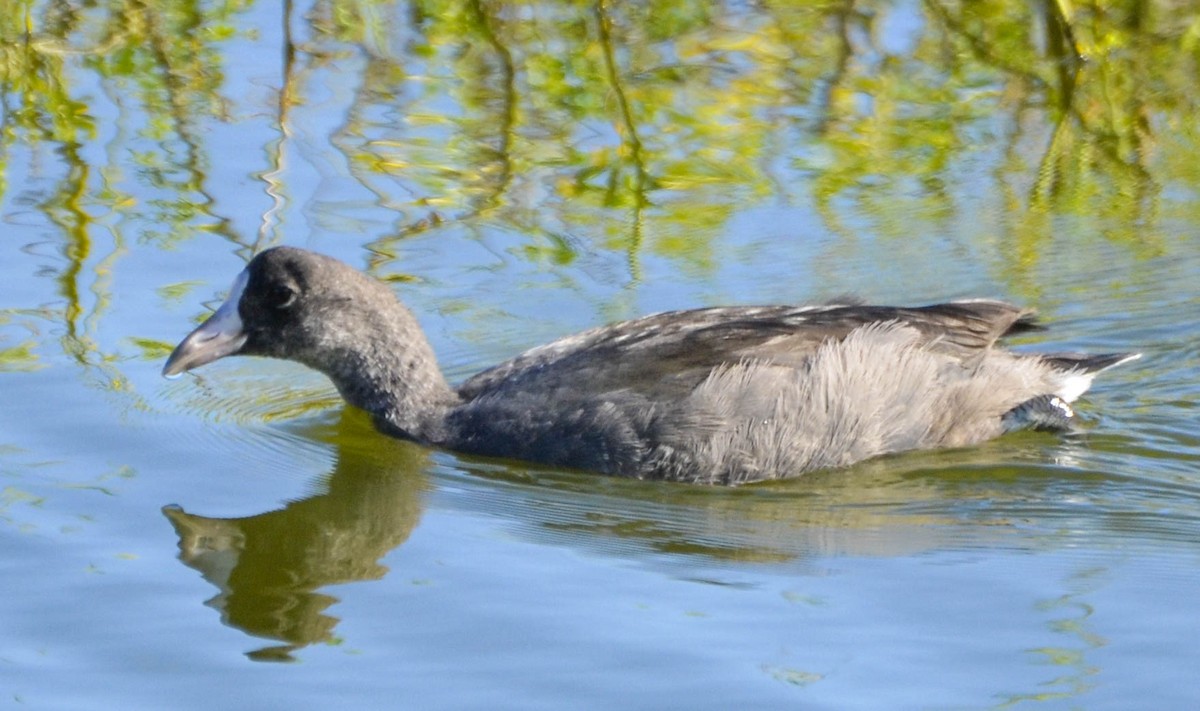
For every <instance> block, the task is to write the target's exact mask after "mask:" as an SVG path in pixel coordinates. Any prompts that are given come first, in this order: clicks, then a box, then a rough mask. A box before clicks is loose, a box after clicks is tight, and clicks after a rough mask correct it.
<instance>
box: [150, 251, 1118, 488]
mask: <svg viewBox="0 0 1200 711" xmlns="http://www.w3.org/2000/svg"><path fill="white" fill-rule="evenodd" d="M1033 327H1034V326H1033V323H1032V314H1031V313H1030V312H1029V311H1027V310H1024V309H1021V308H1018V307H1015V306H1012V305H1010V304H1007V303H1003V302H1000V301H991V300H969V301H955V302H950V303H945V304H936V305H932V306H925V307H918V308H902V307H886V306H870V305H864V304H858V303H840V304H825V305H818V306H763V307H751V306H739V307H719V308H705V309H695V310H690V311H674V312H668V313H661V314H656V315H653V316H647V317H644V318H640V319H635V320H632V321H625V322H621V323H617V324H613V325H609V326H604V327H600V328H596V329H592V330H590V331H585V332H583V333H580V334H576V335H573V336H568V337H566V338H562V339H559V340H557V341H554V342H552V343H549V344H546V345H543V346H539V347H537V348H533V349H531V350H529V351H526V352H525V353H522V354H521V355H518V356H516V357H515V358H513V359H511V360H509V361H506V362H504V363H501V364H499V365H497V366H495V367H493V368H490V369H488V370H485V371H483V372H482V373H479V374H478V375H475V376H474V377H472V378H470V379H468V380H466V381H465V382H463V383H462V384H461V385H459V386H458V387H457V388H452V387H451V386H450V385H448V384H447V383H446V381H445V379H444V378H443V376H442V374H441V372H440V370H439V369H438V368H437V364H436V360H435V359H434V356H433V352H432V349H431V348H430V347H429V345H428V342H427V341H426V339H425V337H424V335H423V334H422V333H421V331H420V328H419V327H418V326H417V324H416V321H415V319H414V318H413V317H412V315H411V314H410V313H409V312H408V310H407V309H406V308H404V306H402V305H401V304H400V303H399V302H398V301H397V300H396V299H395V297H394V296H393V295H392V293H391V292H390V290H388V289H387V288H386V287H385V286H384V285H382V284H381V283H379V282H377V281H375V280H373V279H371V278H370V277H367V276H366V275H364V274H362V273H360V272H358V271H356V270H354V269H352V268H351V267H349V266H347V265H344V264H342V263H341V262H338V261H336V260H333V259H330V258H328V257H324V256H321V255H317V254H313V253H311V252H306V251H304V250H298V249H292V248H276V249H273V250H268V251H266V252H264V253H262V254H260V255H259V256H257V257H256V258H255V259H254V260H253V261H252V262H251V263H250V265H249V266H248V267H247V268H246V271H245V272H243V274H242V276H240V277H239V280H238V282H236V283H235V288H234V292H233V293H232V294H231V296H230V299H229V301H228V302H227V303H226V305H225V306H222V308H221V310H219V311H218V312H217V314H215V315H214V316H213V318H212V319H210V320H209V322H206V323H205V324H204V325H202V326H201V327H200V328H199V329H197V330H196V331H195V332H193V334H192V335H190V336H189V337H188V339H186V340H185V341H184V342H183V343H181V344H180V346H179V347H178V348H177V349H176V351H175V353H173V354H172V356H171V358H170V360H169V361H168V363H167V365H166V367H165V368H164V372H165V373H167V374H169V375H170V374H176V373H179V372H183V371H184V370H188V369H190V368H192V367H195V366H197V365H201V364H203V363H205V362H208V361H210V360H214V359H215V358H219V357H222V356H224V355H232V354H234V353H243V354H250V355H266V356H272V357H280V358H288V359H291V360H296V361H299V362H301V363H304V364H306V365H309V366H311V367H314V368H316V369H318V370H320V371H322V372H324V373H326V374H327V375H329V377H330V378H331V379H332V380H333V381H334V383H335V385H337V387H338V390H339V391H340V392H341V393H342V395H343V397H344V398H345V399H346V400H347V401H348V402H349V403H351V404H352V405H355V406H357V407H360V408H362V409H364V410H366V411H368V412H369V413H371V414H372V416H373V417H374V419H375V421H376V424H377V425H378V426H379V428H380V429H381V430H383V431H385V432H387V433H389V434H393V435H396V436H401V437H406V438H409V439H413V440H416V441H418V442H422V443H425V444H428V445H433V446H439V447H444V448H446V449H450V450H453V451H458V452H463V453H469V454H475V455H484V456H492V457H503V458H509V459H518V460H525V461H531V462H538V463H542V464H548V465H553V466H563V467H572V468H577V469H584V470H589V471H594V472H599V473H604V474H612V475H618V476H629V477H638V478H652V479H669V480H678V481H688V482H697V483H714V484H735V483H743V482H749V481H758V480H763V479H775V478H784V477H791V476H797V475H799V474H802V473H804V472H807V471H812V470H814V469H823V468H829V467H837V466H845V465H849V464H853V463H854V462H857V461H861V460H863V459H867V458H869V457H874V456H878V455H881V454H886V453H889V452H899V451H905V450H912V449H926V448H933V447H956V446H965V445H971V444H975V443H978V442H982V441H984V440H987V439H990V438H993V437H996V436H998V435H1000V434H1003V433H1004V432H1006V431H1009V430H1012V429H1019V428H1023V427H1061V426H1063V425H1065V424H1067V423H1068V422H1069V420H1070V418H1071V410H1070V407H1069V406H1068V405H1067V404H1066V403H1068V402H1070V401H1073V400H1074V399H1075V398H1076V397H1078V396H1079V395H1080V394H1081V393H1082V392H1083V391H1084V390H1086V389H1087V387H1088V385H1089V384H1090V382H1091V379H1092V377H1093V375H1094V374H1095V373H1096V372H1098V371H1100V370H1103V369H1105V368H1107V367H1111V366H1112V365H1115V364H1116V363H1119V362H1122V361H1124V360H1127V359H1129V358H1133V357H1136V356H1135V355H1123V354H1122V355H1098V356H1086V355H1076V354H1054V355H1041V356H1039V355H1018V354H1014V353H1011V352H1009V351H1006V350H1003V349H1000V348H997V347H996V345H995V344H996V341H997V339H999V338H1001V337H1002V336H1004V335H1008V334H1010V333H1014V332H1019V331H1022V330H1027V329H1030V328H1033Z"/></svg>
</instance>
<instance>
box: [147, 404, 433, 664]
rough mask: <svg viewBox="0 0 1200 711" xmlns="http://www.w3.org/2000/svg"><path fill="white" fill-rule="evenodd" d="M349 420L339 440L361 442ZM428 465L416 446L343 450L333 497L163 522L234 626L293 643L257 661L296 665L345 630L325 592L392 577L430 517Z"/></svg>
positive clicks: (170, 509)
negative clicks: (426, 514)
mask: <svg viewBox="0 0 1200 711" xmlns="http://www.w3.org/2000/svg"><path fill="white" fill-rule="evenodd" d="M347 419H351V418H348V417H343V424H342V426H341V428H340V429H339V432H338V435H339V440H342V439H349V438H351V437H352V435H353V432H349V434H350V436H351V437H346V436H344V435H346V434H347V432H348V429H352V428H353V423H349V424H347V422H346V420H347ZM364 424H365V423H364ZM368 431H369V429H368ZM376 444H377V443H376ZM424 460H425V457H424V452H423V451H422V450H420V449H419V448H416V447H414V446H413V445H410V444H405V443H400V442H397V443H396V446H395V447H385V448H383V449H380V448H379V447H378V446H373V447H370V448H362V447H356V446H353V445H346V444H342V443H341V442H339V446H338V463H337V468H336V469H335V470H334V472H333V474H332V476H331V478H330V481H329V491H328V492H326V493H324V494H321V495H319V496H314V497H311V498H308V499H304V500H302V501H296V502H293V503H290V504H288V505H287V506H286V507H284V508H283V509H280V510H277V511H269V512H267V513H263V514H259V515H257V516H250V517H247V518H236V519H221V518H208V517H205V516H198V515H195V514H191V513H187V512H185V511H183V510H182V509H181V508H179V507H177V506H167V507H165V508H164V509H163V513H164V514H165V515H166V516H167V518H168V519H170V521H171V524H172V525H173V526H174V527H175V532H176V534H178V536H179V558H180V560H182V561H183V562H184V563H186V564H187V565H188V566H190V567H192V568H195V569H196V570H198V571H200V573H201V574H202V575H203V576H204V579H205V580H207V581H208V582H210V583H212V584H213V585H215V586H217V588H218V589H220V591H221V592H220V593H219V594H218V595H217V596H216V597H214V598H213V599H211V600H209V602H208V604H209V605H211V606H212V607H214V608H216V609H218V610H220V612H221V617H222V619H223V620H224V621H225V623H226V624H229V625H231V626H233V627H237V628H238V629H241V630H244V631H245V632H248V633H250V634H253V635H256V636H260V637H267V638H270V639H276V640H280V641H281V642H283V643H284V645H283V646H281V647H268V648H266V649H263V650H259V651H258V652H255V653H254V654H253V656H254V657H255V658H257V659H266V660H270V659H282V660H286V659H289V653H290V652H291V651H292V650H294V649H296V648H298V647H302V646H304V645H307V644H312V643H315V642H321V641H324V640H327V639H329V637H330V635H331V633H332V630H333V627H334V625H336V624H337V619H336V618H333V617H330V616H329V615H326V614H324V610H325V608H327V607H328V606H329V605H331V604H332V603H334V602H336V599H335V598H333V597H331V596H329V595H326V594H322V593H320V592H317V589H318V588H320V587H322V586H325V585H332V584H337V583H345V582H353V581H358V580H374V579H378V578H381V577H383V575H384V573H386V572H387V569H386V568H385V567H384V566H382V565H380V563H379V559H380V558H381V557H383V556H384V555H385V554H386V553H387V552H388V551H390V550H391V549H393V548H395V547H396V546H398V545H400V544H401V543H403V542H404V540H405V539H407V538H408V536H409V534H410V533H412V530H413V528H414V527H415V526H416V524H417V521H418V519H419V517H420V510H421V489H422V486H423V484H422V482H423V478H422V477H421V476H420V471H421V469H422V467H423V465H424Z"/></svg>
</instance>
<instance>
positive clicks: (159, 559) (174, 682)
mask: <svg viewBox="0 0 1200 711" xmlns="http://www.w3.org/2000/svg"><path fill="white" fill-rule="evenodd" d="M10 4H11V5H12V7H9V8H6V10H5V12H0V35H2V36H3V44H2V49H3V57H4V61H3V63H0V82H2V86H3V94H2V96H3V103H2V104H0V116H2V119H3V124H2V125H3V131H2V132H0V156H2V161H0V164H2V167H0V217H2V219H3V223H4V239H3V241H2V242H0V250H2V251H0V285H2V286H0V546H3V550H4V555H3V556H0V571H2V575H3V580H5V581H7V582H6V585H5V593H6V594H5V598H4V604H3V605H0V630H2V631H3V634H0V705H3V706H5V707H8V706H12V707H14V708H21V707H25V708H37V709H90V708H97V709H98V708H123V709H132V708H163V707H164V705H166V706H169V707H171V708H178V709H192V708H197V709H199V708H205V709H208V708H213V707H216V708H246V709H250V708H264V707H279V706H285V705H286V706H291V707H296V708H331V707H342V706H354V707H363V708H390V707H396V706H401V705H420V706H422V707H428V708H463V707H483V706H488V707H495V706H496V705H497V704H499V705H501V706H511V707H514V708H516V707H519V708H546V709H561V708H613V707H622V708H674V707H680V706H684V705H686V706H688V707H690V708H757V707H763V708H794V707H801V708H831V709H833V708H836V709H847V708H989V707H1015V706H1034V705H1040V706H1043V707H1044V706H1048V707H1051V708H1114V709H1117V708H1131V707H1147V706H1152V707H1155V708H1189V707H1193V706H1195V705H1196V704H1197V702H1198V701H1200V692H1197V690H1196V685H1195V683H1194V670H1195V669H1196V668H1200V641H1198V640H1200V635H1197V634H1196V632H1197V631H1198V627H1197V622H1196V621H1197V620H1198V619H1200V598H1198V597H1197V596H1196V594H1195V591H1196V589H1197V583H1198V582H1200V475H1198V474H1197V464H1198V462H1200V430H1198V429H1197V425H1196V411H1197V410H1196V405H1195V403H1196V401H1197V395H1198V394H1200V385H1198V383H1200V350H1198V348H1197V343H1200V317H1198V314H1200V290H1198V287H1197V283H1198V282H1197V279H1196V275H1197V274H1200V230H1198V229H1197V227H1196V225H1197V224H1200V191H1198V188H1200V144H1198V141H1197V139H1198V137H1200V136H1198V134H1197V132H1196V126H1198V125H1200V116H1198V115H1197V108H1196V105H1195V103H1194V101H1192V100H1191V99H1190V97H1194V96H1196V95H1198V92H1200V87H1198V86H1197V81H1196V77H1197V76H1200V72H1197V66H1196V65H1197V59H1198V58H1200V54H1198V53H1197V46H1198V45H1197V42H1196V37H1197V36H1198V34H1197V25H1196V23H1195V21H1194V19H1193V18H1194V17H1195V16H1196V14H1197V13H1196V12H1195V10H1196V9H1200V8H1191V7H1183V6H1179V5H1178V4H1173V5H1171V4H1163V3H1149V4H1128V5H1126V6H1121V7H1119V8H1101V7H1096V6H1092V5H1088V4H1084V5H1080V6H1070V7H1068V6H1069V5H1070V4H1065V3H1045V4H1038V5H1035V6H1030V7H1023V6H1021V7H1018V6H1013V5H1011V4H1009V3H1001V2H988V1H983V2H972V3H962V4H954V3H942V2H928V3H915V2H893V3H882V2H866V3H861V2H860V3H853V4H835V3H814V4H809V5H805V4H800V5H795V4H793V5H788V4H786V3H785V4H783V5H778V6H777V5H774V4H770V3H767V4H760V5H739V4H731V5H719V4H701V3H690V2H652V3H649V4H642V5H639V6H637V7H631V6H627V5H625V4H615V3H607V2H598V3H590V4H585V3H574V2H571V3H537V2H534V3H527V4H503V3H492V2H482V1H480V0H475V1H471V2H466V3H463V4H453V3H436V2H435V3H408V4H406V3H393V2H358V3H344V2H316V3H311V4H309V3H301V4H284V5H283V6H275V5H272V4H270V3H253V2H247V3H235V4H232V5H230V4H220V3H199V4H181V3H170V2H168V3H157V4H153V5H154V7H149V6H145V5H139V4H121V3H107V2H99V3H72V2H65V3H63V2H58V3H43V2H21V3H10ZM1064 10H1069V11H1070V13H1071V14H1070V15H1063V14H1061V13H1062V12H1063V11H1064ZM274 244H290V245H296V246H304V247H308V248H312V249H316V250H319V251H322V252H325V253H328V254H331V255H334V256H337V257H339V258H341V259H344V260H346V261H348V262H350V263H352V264H354V265H355V266H358V267H361V268H363V269H366V270H368V271H370V272H371V273H373V274H375V275H376V276H378V277H379V278H382V279H385V280H387V281H388V282H389V283H390V284H392V286H393V287H394V289H395V290H396V292H397V294H399V295H400V296H401V297H402V298H403V299H404V300H405V302H406V303H408V304H409V305H410V306H411V307H412V308H413V310H414V311H415V312H416V313H417V315H418V317H419V319H420V321H421V323H422V324H423V326H424V327H425V328H426V330H427V332H428V334H429V337H430V339H431V340H432V342H433V344H434V346H435V349H436V350H437V351H438V353H439V355H440V357H441V358H442V362H443V367H444V368H445V369H446V371H447V373H448V374H449V375H450V376H451V377H452V378H453V379H459V378H462V377H465V376H467V375H469V374H471V373H473V372H475V371H477V370H479V369H480V368H483V367H485V366H487V365H489V364H491V363H494V362H496V361H497V360H499V359H502V358H505V357H508V356H510V355H513V354H515V353H517V352H519V351H520V350H522V349H523V348H526V347H529V346H532V345H536V344H538V343H541V342H544V341H546V340H548V339H551V338H554V337H557V336H561V335H565V334H567V333H570V332H572V331H575V330H580V329H583V328H588V327H591V326H594V325H597V324H600V323H603V322H607V321H611V320H615V319H620V318H628V317H633V316H637V315H641V314H645V313H649V312H653V311H660V310H666V309H673V308H683V307H692V306H704V305H715V304H727V303H741V304H754V303H799V302H804V301H808V300H815V299H827V298H832V297H836V296H840V295H843V294H847V293H852V294H858V295H860V296H862V297H864V298H867V299H870V300H877V301H887V302H895V303H909V304H919V303H926V302H932V301H936V300H939V299H945V298H953V297H964V296H988V297H998V298H1004V299H1009V300H1012V301H1015V302H1019V303H1022V304H1026V305H1029V306H1032V307H1036V308H1037V309H1038V310H1039V311H1040V313H1041V315H1042V319H1043V321H1044V322H1045V323H1046V325H1047V326H1048V327H1049V328H1048V330H1047V331H1045V332H1041V333H1035V334H1029V335H1026V336H1022V338H1021V339H1020V340H1019V342H1018V343H1017V344H1016V345H1017V346H1018V347H1020V348H1025V349H1037V348H1044V349H1056V350H1062V349H1079V350H1090V351H1096V352H1104V351H1128V350H1137V351H1142V352H1144V353H1145V357H1144V358H1143V359H1142V360H1140V361H1137V362H1135V363H1131V364H1128V365H1126V366H1123V367H1122V368H1120V369H1118V370H1114V371H1113V372H1111V373H1106V374H1105V375H1104V377H1103V378H1101V379H1099V380H1098V382H1097V385H1096V387H1095V388H1094V389H1093V391H1092V392H1091V393H1090V394H1089V395H1088V396H1087V399H1086V401H1085V402H1083V403H1081V405H1080V407H1079V408H1078V409H1079V411H1080V414H1081V416H1082V418H1083V420H1084V426H1083V427H1082V429H1081V431H1080V432H1078V433H1074V434H1071V435H1069V436H1062V437H1059V436H1051V435H1045V434H1037V433H1026V434H1020V435H1017V436H1012V437H1008V438H1005V439H1002V440H999V441H996V442H992V443H989V444H987V445H985V446H981V447H978V448H973V449H970V450H963V451H950V452H936V453H919V454H911V455H903V456H895V457H888V458H884V459H880V460H877V461H872V462H867V463H864V464H862V465H860V466H857V467H854V468H852V469H849V470H846V471H837V472H820V473H816V474H813V475H811V476H807V477H804V478H801V479H797V480H793V481H788V482H782V483H775V484H769V485H761V486H750V487H744V488H741V489H710V488H700V487H691V486H682V485H668V484H658V483H647V482H633V481H623V480H612V479H606V478H602V477H595V476H589V475H585V474H579V473H573V472H562V471H554V470H547V469H535V468H526V467H522V466H519V465H515V464H511V463H502V462H492V461H486V460H478V459H471V458H462V457H457V456H455V455H451V454H448V453H444V452H437V451H430V450H425V449H423V448H420V447H416V446H414V445H411V444H408V443H404V442H398V441H394V440H390V439H387V438H385V437H382V436H380V435H378V434H376V433H375V432H373V431H372V430H371V428H370V426H369V423H368V422H367V421H366V418H365V417H364V416H363V415H362V414H361V413H357V412H354V411H349V410H346V409H345V408H344V407H343V406H342V405H341V404H340V402H339V400H338V398H337V396H336V393H335V392H334V391H333V389H332V388H331V387H330V385H329V384H328V383H327V382H326V381H325V380H324V379H323V378H321V377H320V376H318V375H315V374H313V373H311V372H309V371H306V370H305V369H303V368H301V367H299V366H296V365H294V364H290V363H284V362H275V361H263V360H252V359H230V360H227V361H223V362H221V363H217V364H214V365H213V366H211V367H208V368H205V369H203V370H202V371H201V372H199V373H198V374H196V375H194V376H188V377H185V378H182V379H179V380H176V381H165V380H162V379H161V378H160V377H159V375H158V372H159V369H160V368H161V365H162V361H163V359H164V358H165V356H166V354H167V352H168V351H169V348H170V347H171V346H172V345H173V343H174V342H175V341H177V340H178V339H179V338H180V337H182V335H183V334H184V333H186V332H187V331H188V330H189V328H190V327H191V326H192V324H194V323H195V322H196V321H198V320H199V319H202V318H204V316H205V315H206V314H207V313H208V312H209V310H210V309H211V308H214V307H215V306H216V304H218V303H219V302H220V299H221V298H222V296H223V294H224V291H225V289H226V288H228V286H229V283H230V282H231V280H232V278H233V276H234V275H235V274H236V273H237V271H238V270H239V269H240V268H241V267H242V265H243V264H244V263H245V260H246V259H248V258H249V257H250V256H251V255H252V254H253V253H254V252H255V251H257V250H259V249H261V248H264V247H266V246H269V245H274Z"/></svg>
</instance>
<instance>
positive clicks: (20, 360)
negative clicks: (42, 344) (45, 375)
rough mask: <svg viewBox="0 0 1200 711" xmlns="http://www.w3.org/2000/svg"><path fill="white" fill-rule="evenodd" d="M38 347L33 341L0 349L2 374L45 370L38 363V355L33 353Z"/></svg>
mask: <svg viewBox="0 0 1200 711" xmlns="http://www.w3.org/2000/svg"><path fill="white" fill-rule="evenodd" d="M36 345H37V344H36V343H34V342H33V341H26V342H25V343H21V344H18V345H16V346H10V347H8V348H2V347H0V373H12V372H17V371H24V372H30V371H34V370H40V369H41V368H43V367H44V366H43V365H42V364H41V363H39V362H38V357H37V354H36V353H34V352H33V348H34V346H36Z"/></svg>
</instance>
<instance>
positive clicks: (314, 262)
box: [163, 247, 452, 436]
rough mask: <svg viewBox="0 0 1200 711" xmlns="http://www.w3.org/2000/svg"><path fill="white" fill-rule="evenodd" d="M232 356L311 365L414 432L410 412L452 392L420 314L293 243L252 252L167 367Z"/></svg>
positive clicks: (356, 401)
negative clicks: (418, 318) (222, 300)
mask: <svg viewBox="0 0 1200 711" xmlns="http://www.w3.org/2000/svg"><path fill="white" fill-rule="evenodd" d="M230 355H256V356H266V357H270V358H283V359H287V360H294V361H297V362H299V363H303V364H304V365H307V366H309V367H311V368H315V369H316V370H319V371H321V372H323V373H325V374H326V375H328V376H329V377H330V378H331V379H332V380H333V381H334V384H335V385H337V387H338V390H339V391H340V392H341V393H342V396H343V397H344V398H346V400H347V401H349V402H350V403H351V404H352V405H355V406H357V407H360V408H362V409H364V410H367V411H368V412H371V413H372V414H374V415H376V416H377V418H382V419H384V420H386V421H387V423H389V424H391V425H393V426H394V427H395V428H397V429H400V430H402V431H403V432H404V433H407V434H410V435H412V436H416V435H417V432H416V431H414V428H416V425H415V424H414V422H412V421H410V420H412V419H413V417H416V416H417V415H421V414H422V413H423V411H424V410H428V409H429V408H431V407H432V406H433V404H435V403H439V402H442V401H445V400H447V399H450V398H451V397H452V396H451V395H450V390H449V387H448V386H447V385H446V382H445V380H444V379H443V378H442V375H441V372H440V371H439V370H438V368H437V364H436V361H435V360H434V356H433V351H432V349H431V348H430V347H429V343H428V341H427V340H426V339H425V336H424V334H423V333H422V332H421V329H420V327H419V326H418V325H417V322H416V320H415V319H414V318H413V317H412V314H410V313H409V311H408V310H407V309H406V308H404V306H403V305H401V304H400V303H399V302H398V301H397V300H396V298H395V296H394V295H393V294H392V292H391V291H390V290H389V289H388V288H387V287H386V286H384V285H383V284H382V283H380V282H378V281H376V280H375V279H372V278H371V277H369V276H367V275H365V274H363V273H361V272H359V271H358V270H356V269H354V268H352V267H350V266H349V265H347V264H343V263H342V262H339V261H338V260H336V259H333V258H331V257H326V256H324V255H320V254H316V253H314V252H309V251H306V250H303V249H296V248H294V247H276V248H273V249H269V250H267V251H265V252H262V253H261V254H259V255H258V256H256V257H255V258H254V259H252V260H251V261H250V263H249V264H248V265H246V268H245V270H243V271H242V273H241V274H239V275H238V277H237V279H235V280H234V283H233V287H232V288H231V289H230V292H229V297H228V299H227V300H226V301H225V303H224V304H222V305H221V307H220V308H219V309H217V311H216V313H214V314H213V315H212V316H211V317H210V318H209V319H208V320H207V321H205V322H204V323H203V324H201V325H200V326H199V327H198V328H197V329H196V330H194V331H192V332H191V333H190V334H188V336H187V337H186V338H184V339H183V341H182V342H181V343H180V344H179V345H178V346H177V347H176V348H175V351H174V352H173V353H171V356H170V358H168V359H167V363H166V365H165V366H163V375H165V376H167V377H174V376H178V375H180V374H182V373H184V372H186V371H188V370H191V369H193V368H197V367H199V366H201V365H204V364H206V363H211V362H212V361H214V360H217V359H219V358H224V357H225V356H230ZM409 415H412V417H410V416H409Z"/></svg>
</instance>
